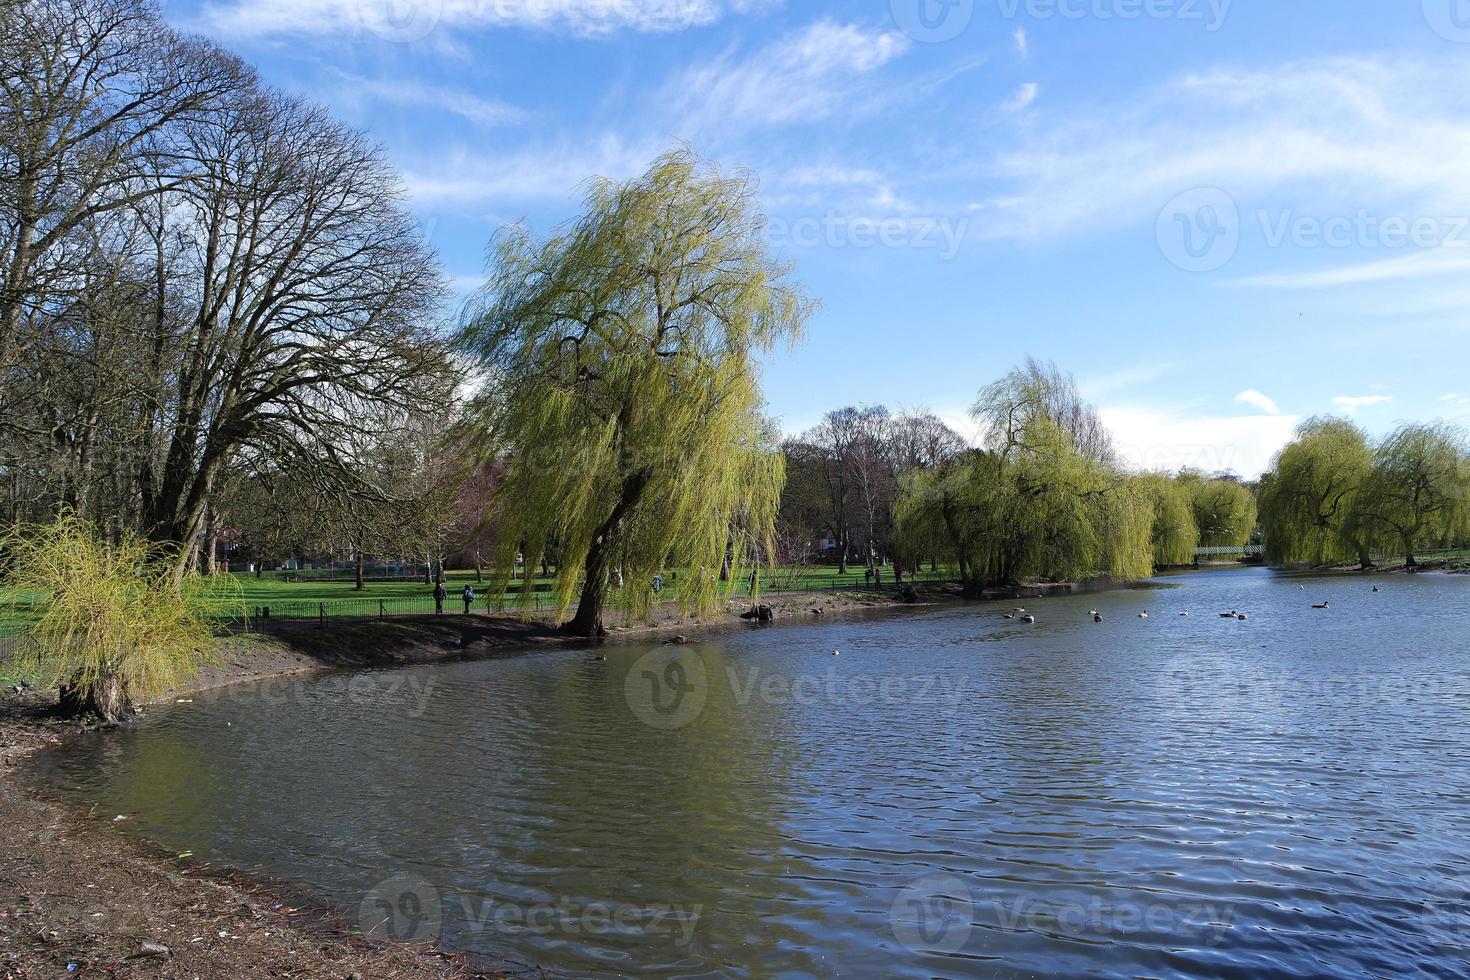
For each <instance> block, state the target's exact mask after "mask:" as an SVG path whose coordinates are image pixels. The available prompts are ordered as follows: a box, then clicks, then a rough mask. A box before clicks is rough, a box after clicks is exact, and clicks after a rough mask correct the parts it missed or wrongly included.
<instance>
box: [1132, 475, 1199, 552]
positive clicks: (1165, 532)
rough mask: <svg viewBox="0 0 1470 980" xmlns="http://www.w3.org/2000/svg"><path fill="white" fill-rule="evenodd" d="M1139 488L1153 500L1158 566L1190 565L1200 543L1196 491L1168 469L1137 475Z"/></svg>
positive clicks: (1155, 550)
mask: <svg viewBox="0 0 1470 980" xmlns="http://www.w3.org/2000/svg"><path fill="white" fill-rule="evenodd" d="M1136 485H1137V486H1138V488H1139V490H1140V491H1141V492H1142V493H1144V494H1147V496H1148V499H1149V500H1150V501H1151V503H1152V505H1153V506H1152V509H1153V522H1152V528H1151V530H1150V533H1149V537H1150V539H1151V540H1152V542H1153V563H1154V566H1155V567H1156V568H1167V567H1169V566H1172V565H1188V564H1191V563H1193V561H1194V551H1195V549H1196V548H1198V547H1199V527H1198V526H1197V525H1196V524H1195V522H1194V492H1193V490H1192V489H1191V488H1190V487H1189V486H1188V485H1187V484H1185V483H1184V482H1182V481H1180V480H1177V479H1175V478H1174V477H1172V476H1169V475H1168V474H1167V473H1147V474H1144V475H1143V476H1140V477H1137V478H1136Z"/></svg>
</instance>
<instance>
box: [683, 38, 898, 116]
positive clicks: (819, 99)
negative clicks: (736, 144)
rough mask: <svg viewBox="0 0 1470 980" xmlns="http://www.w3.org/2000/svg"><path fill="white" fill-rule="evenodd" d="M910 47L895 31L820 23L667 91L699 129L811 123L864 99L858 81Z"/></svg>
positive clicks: (714, 65) (708, 67) (691, 75)
mask: <svg viewBox="0 0 1470 980" xmlns="http://www.w3.org/2000/svg"><path fill="white" fill-rule="evenodd" d="M910 44H911V42H910V40H909V39H908V38H907V37H906V36H905V35H903V34H900V33H898V32H896V31H869V30H865V29H863V28H861V27H857V26H854V25H851V24H838V23H835V22H833V21H830V20H821V21H818V22H817V23H815V24H811V25H808V26H807V27H805V28H803V29H802V30H800V31H798V32H797V33H795V34H793V35H790V36H788V37H786V38H783V39H781V40H779V41H776V42H774V43H772V44H770V45H768V46H766V47H765V48H762V49H761V50H759V51H757V52H755V53H754V54H752V55H751V56H749V57H747V58H744V59H741V58H738V57H736V56H735V55H734V54H733V53H727V54H726V55H725V56H723V57H721V58H717V59H715V60H713V61H711V62H709V63H708V64H705V65H703V66H701V67H699V68H694V69H691V70H690V71H688V72H686V73H684V74H683V75H682V76H680V77H679V78H677V79H675V80H674V82H673V84H672V85H671V86H670V87H669V89H668V93H669V95H670V98H671V101H673V102H674V103H675V104H676V105H677V106H678V107H679V109H680V110H681V111H682V113H683V114H684V115H685V116H686V117H688V118H689V119H690V120H691V123H692V124H694V125H702V126H710V127H717V128H718V129H720V130H727V129H729V128H730V127H731V126H734V125H740V124H747V125H782V124H787V123H809V122H812V121H814V120H817V119H822V118H825V117H827V116H829V115H832V114H833V113H834V112H836V111H837V110H838V109H845V110H853V109H855V108H857V107H858V104H859V102H861V99H860V98H858V95H857V93H855V92H854V91H853V89H852V82H853V80H854V79H856V78H858V77H860V76H862V75H865V74H867V73H869V72H872V71H874V70H876V69H878V68H881V67H883V66H884V65H886V64H888V63H889V62H890V61H892V60H893V59H894V58H897V57H899V56H900V55H901V54H903V53H904V52H905V51H907V50H908V48H909V46H910Z"/></svg>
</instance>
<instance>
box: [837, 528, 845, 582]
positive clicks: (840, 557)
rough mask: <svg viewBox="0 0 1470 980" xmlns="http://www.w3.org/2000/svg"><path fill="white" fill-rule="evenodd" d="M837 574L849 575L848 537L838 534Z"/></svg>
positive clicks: (841, 533) (839, 532)
mask: <svg viewBox="0 0 1470 980" xmlns="http://www.w3.org/2000/svg"><path fill="white" fill-rule="evenodd" d="M837 574H838V575H846V574H847V535H846V534H844V533H843V532H841V531H838V532H837Z"/></svg>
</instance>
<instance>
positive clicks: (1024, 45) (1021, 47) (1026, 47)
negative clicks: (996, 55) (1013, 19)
mask: <svg viewBox="0 0 1470 980" xmlns="http://www.w3.org/2000/svg"><path fill="white" fill-rule="evenodd" d="M1011 40H1013V41H1014V42H1015V44H1016V53H1017V54H1019V55H1020V56H1021V57H1023V58H1024V57H1026V56H1027V55H1028V54H1030V53H1031V40H1030V38H1028V37H1027V36H1026V28H1024V27H1018V28H1016V33H1014V34H1012V35H1011Z"/></svg>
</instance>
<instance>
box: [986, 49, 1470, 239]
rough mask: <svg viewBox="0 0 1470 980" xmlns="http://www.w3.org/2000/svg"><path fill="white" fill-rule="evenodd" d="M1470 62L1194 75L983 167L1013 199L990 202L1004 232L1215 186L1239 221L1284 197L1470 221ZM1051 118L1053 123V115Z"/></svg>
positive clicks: (1128, 215)
mask: <svg viewBox="0 0 1470 980" xmlns="http://www.w3.org/2000/svg"><path fill="white" fill-rule="evenodd" d="M1467 75H1470V70H1467V66H1466V65H1465V64H1463V63H1460V62H1451V61H1448V60H1445V61H1441V62H1436V63H1435V64H1432V65H1431V64H1409V63H1407V62H1403V61H1393V62H1386V61H1385V62H1379V61H1374V60H1370V59H1352V58H1323V59H1313V60H1308V61H1299V62H1292V63H1288V64H1285V65H1281V66H1279V67H1275V68H1272V69H1269V70H1263V71H1230V70H1218V71H1212V72H1207V73H1202V74H1191V75H1186V76H1183V77H1180V78H1176V79H1174V80H1173V81H1171V82H1166V83H1164V84H1161V85H1157V86H1154V87H1153V88H1151V89H1150V90H1148V91H1147V92H1144V93H1134V94H1131V95H1130V97H1129V98H1127V99H1126V100H1121V101H1119V102H1116V103H1105V104H1091V105H1085V106H1079V107H1078V108H1077V109H1076V110H1075V111H1074V112H1073V113H1072V114H1071V115H1070V116H1068V117H1066V118H1063V119H1062V120H1061V121H1060V122H1057V123H1055V124H1053V125H1050V126H1047V127H1033V128H1030V129H1028V130H1026V131H1024V132H1023V136H1024V141H1023V142H1022V143H1021V144H1019V145H1018V146H1017V147H1015V148H1014V149H1012V150H1010V151H1007V152H1002V153H1001V154H1000V155H999V156H998V157H997V158H996V159H995V160H993V161H988V162H987V163H986V165H985V167H984V173H986V174H997V173H998V174H999V175H1000V176H1001V177H1003V178H1006V179H1009V180H1010V181H1012V182H1013V185H1014V187H1015V190H1014V192H1012V193H1006V194H1002V195H997V196H995V197H994V198H992V199H990V200H988V201H986V202H984V203H985V205H986V208H985V210H986V212H987V213H988V214H989V215H990V216H991V226H990V227H989V228H988V229H986V230H987V232H988V233H989V234H991V235H999V236H1028V237H1036V236H1055V235H1062V234H1073V233H1077V232H1083V231H1087V230H1088V229H1090V228H1093V227H1095V226H1099V225H1117V224H1138V223H1143V222H1147V223H1152V222H1153V221H1154V220H1155V219H1156V218H1157V217H1158V214H1159V212H1160V209H1162V208H1163V207H1164V206H1165V204H1167V203H1168V202H1169V201H1170V200H1171V199H1173V198H1174V197H1175V196H1176V195H1178V194H1180V193H1181V192H1183V191H1186V190H1189V189H1192V188H1198V187H1219V188H1223V189H1224V190H1226V191H1227V192H1229V193H1230V194H1231V195H1232V196H1234V197H1235V199H1236V201H1237V203H1238V204H1239V205H1240V208H1241V216H1242V220H1244V221H1252V220H1254V212H1253V210H1252V209H1253V208H1256V207H1258V206H1260V205H1261V204H1262V203H1265V202H1268V201H1270V200H1271V197H1270V194H1271V193H1272V192H1277V191H1281V190H1284V189H1289V190H1290V192H1291V196H1290V201H1291V202H1292V204H1293V206H1294V207H1295V208H1296V209H1297V213H1315V214H1323V215H1326V216H1335V215H1353V214H1356V213H1357V212H1358V210H1360V209H1364V208H1367V209H1370V210H1375V211H1377V213H1378V214H1379V215H1380V216H1382V217H1388V216H1404V217H1413V216H1417V215H1438V216H1449V215H1456V214H1470V185H1467V184H1466V182H1465V181H1464V174H1465V172H1466V171H1467V170H1470V118H1467V116H1466V114H1465V112H1464V108H1463V105H1462V104H1461V103H1460V102H1459V101H1457V97H1456V96H1454V95H1453V93H1454V92H1457V91H1460V90H1462V89H1463V83H1464V82H1465V81H1467V80H1470V79H1467V77H1466V76H1467ZM1053 118H1054V117H1053Z"/></svg>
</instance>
